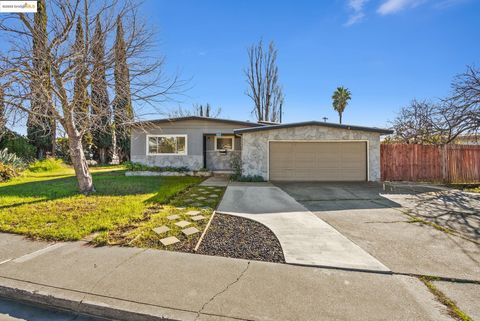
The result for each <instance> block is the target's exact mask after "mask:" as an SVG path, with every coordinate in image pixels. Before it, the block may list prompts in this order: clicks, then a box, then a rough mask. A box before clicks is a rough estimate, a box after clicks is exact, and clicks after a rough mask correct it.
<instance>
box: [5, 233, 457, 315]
mask: <svg viewBox="0 0 480 321" xmlns="http://www.w3.org/2000/svg"><path fill="white" fill-rule="evenodd" d="M4 238H8V239H9V247H10V248H9V250H8V251H5V249H4V248H0V257H2V259H3V260H2V261H3V262H4V263H3V264H0V296H7V297H10V298H14V299H22V300H27V301H33V302H37V303H42V304H48V305H50V306H54V307H61V308H66V309H69V310H72V311H75V312H78V313H86V314H90V315H94V316H98V317H107V318H111V319H119V320H160V319H161V318H163V319H164V320H217V321H220V320H224V321H225V320H296V321H301V320H450V318H449V317H448V316H447V313H446V311H445V309H444V307H443V306H442V305H440V304H439V303H438V302H436V301H435V300H434V298H433V296H432V295H431V294H430V292H428V290H427V289H426V288H425V287H424V286H423V285H422V284H421V283H420V282H419V281H418V280H417V279H416V278H412V277H405V276H394V275H387V274H378V273H365V272H352V271H341V270H331V269H319V268H310V267H300V266H292V265H286V264H273V263H262V262H254V261H246V260H237V259H228V258H221V257H210V256H202V255H195V254H185V253H176V252H167V251H157V250H145V249H136V248H120V247H111V248H109V247H102V248H92V247H89V246H87V245H86V244H85V243H84V242H75V243H58V244H57V245H56V246H51V245H49V244H47V243H38V244H37V243H33V242H31V241H28V240H25V239H23V238H21V237H19V236H12V235H5V234H0V240H2V239H4ZM34 244H35V245H34ZM28 247H32V249H33V250H34V252H30V253H27V252H26V251H25V249H26V248H28ZM17 249H18V253H17ZM42 249H43V250H42ZM39 250H40V252H38V251H39ZM35 251H36V252H35ZM6 260H8V261H6Z"/></svg>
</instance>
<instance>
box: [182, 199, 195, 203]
mask: <svg viewBox="0 0 480 321" xmlns="http://www.w3.org/2000/svg"><path fill="white" fill-rule="evenodd" d="M183 202H184V203H190V202H193V200H192V199H191V198H187V199H184V200H183Z"/></svg>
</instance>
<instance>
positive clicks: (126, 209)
mask: <svg viewBox="0 0 480 321" xmlns="http://www.w3.org/2000/svg"><path fill="white" fill-rule="evenodd" d="M122 169H123V167H121V166H117V167H112V166H108V167H98V168H93V169H92V173H93V180H94V184H95V188H96V190H97V192H96V193H94V194H92V195H89V196H86V195H83V194H80V193H79V192H78V189H77V182H76V179H75V177H74V175H73V170H72V169H71V168H69V167H66V166H61V167H60V168H57V169H55V170H47V171H39V172H32V171H26V172H25V173H24V174H23V175H22V176H21V177H18V178H15V179H12V180H11V181H8V182H6V183H0V231H2V232H10V233H18V234H24V235H27V236H30V237H33V238H39V239H46V240H66V241H72V240H79V239H81V238H83V237H86V236H88V235H90V234H92V233H94V232H98V231H109V230H114V229H116V228H117V227H119V226H124V225H127V224H129V223H130V222H133V221H136V220H140V219H142V218H143V217H144V212H145V211H146V209H147V208H149V207H151V206H158V205H159V204H163V203H168V202H169V200H170V199H171V198H173V197H174V196H175V195H177V194H178V193H180V192H182V191H183V190H184V189H186V188H188V187H190V186H193V185H196V184H198V183H199V182H200V181H201V180H202V179H200V178H197V177H126V176H124V171H122Z"/></svg>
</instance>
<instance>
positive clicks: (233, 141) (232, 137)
mask: <svg viewBox="0 0 480 321" xmlns="http://www.w3.org/2000/svg"><path fill="white" fill-rule="evenodd" d="M218 138H231V139H232V149H219V148H217V140H218ZM214 144H215V150H216V151H221V150H226V151H231V152H233V151H234V150H235V136H234V135H226V136H215V142H214Z"/></svg>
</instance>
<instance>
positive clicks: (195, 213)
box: [186, 211, 200, 216]
mask: <svg viewBox="0 0 480 321" xmlns="http://www.w3.org/2000/svg"><path fill="white" fill-rule="evenodd" d="M186 214H187V215H190V216H195V215H198V214H200V211H188V212H187V213H186Z"/></svg>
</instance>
